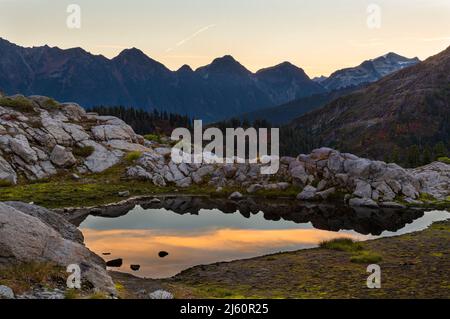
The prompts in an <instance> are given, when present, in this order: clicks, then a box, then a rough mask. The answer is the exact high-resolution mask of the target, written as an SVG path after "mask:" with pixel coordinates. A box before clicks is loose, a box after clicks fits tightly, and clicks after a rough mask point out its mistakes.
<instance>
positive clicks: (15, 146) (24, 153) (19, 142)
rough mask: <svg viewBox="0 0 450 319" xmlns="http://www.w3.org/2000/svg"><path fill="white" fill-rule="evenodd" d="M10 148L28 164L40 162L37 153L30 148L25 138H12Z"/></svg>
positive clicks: (21, 136)
mask: <svg viewBox="0 0 450 319" xmlns="http://www.w3.org/2000/svg"><path fill="white" fill-rule="evenodd" d="M9 146H10V147H11V150H12V152H13V153H14V154H16V155H17V156H19V157H20V158H21V159H23V160H24V161H25V162H26V163H27V164H34V163H36V162H37V161H38V157H37V154H36V151H35V150H33V149H32V148H31V147H30V144H29V143H28V140H27V138H26V137H25V136H23V135H20V136H16V137H15V138H11V139H10V141H9Z"/></svg>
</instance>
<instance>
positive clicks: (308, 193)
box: [297, 185, 317, 200]
mask: <svg viewBox="0 0 450 319" xmlns="http://www.w3.org/2000/svg"><path fill="white" fill-rule="evenodd" d="M316 192H317V190H316V188H315V187H313V186H311V185H308V186H306V187H305V188H304V189H303V191H301V192H300V193H299V194H298V195H297V199H299V200H312V199H314V198H315V197H316Z"/></svg>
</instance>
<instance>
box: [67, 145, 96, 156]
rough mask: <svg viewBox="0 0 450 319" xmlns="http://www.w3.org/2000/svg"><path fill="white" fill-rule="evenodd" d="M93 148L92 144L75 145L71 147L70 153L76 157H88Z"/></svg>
mask: <svg viewBox="0 0 450 319" xmlns="http://www.w3.org/2000/svg"><path fill="white" fill-rule="evenodd" d="M94 151H95V148H94V147H93V146H81V147H80V146H76V147H74V148H73V149H72V153H73V155H75V156H78V157H84V158H86V157H89V156H91V155H92V153H94Z"/></svg>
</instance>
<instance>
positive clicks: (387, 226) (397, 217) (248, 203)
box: [72, 196, 424, 235]
mask: <svg viewBox="0 0 450 319" xmlns="http://www.w3.org/2000/svg"><path fill="white" fill-rule="evenodd" d="M135 204H138V205H140V206H141V207H142V208H144V209H161V208H164V209H167V210H170V211H173V212H175V213H177V214H180V215H183V214H193V215H198V213H199V211H200V209H218V210H220V211H221V212H223V213H224V214H233V213H236V212H237V211H239V213H240V214H241V215H242V216H244V217H246V218H250V216H251V215H252V214H257V213H259V212H262V213H263V214H264V218H265V219H266V220H272V221H278V220H281V219H283V220H287V221H292V222H294V223H297V224H300V223H311V224H312V225H313V226H314V227H315V228H317V229H322V230H329V231H339V230H355V231H356V232H358V233H360V234H364V235H367V234H372V235H380V234H381V233H382V232H383V231H391V232H394V231H397V230H399V229H401V228H403V227H404V226H405V225H406V224H409V223H411V222H413V221H414V220H415V219H417V218H420V217H422V216H423V215H424V213H423V212H421V211H417V210H405V209H392V208H389V209H388V208H382V209H371V208H352V207H348V206H345V205H339V204H331V203H330V204H311V203H302V202H298V201H293V200H266V199H261V198H257V199H256V198H246V199H244V200H241V201H230V200H224V199H215V198H208V197H188V196H179V197H173V196H168V197H163V198H161V202H160V203H155V202H154V201H151V200H148V201H139V202H136V203H130V204H125V205H111V206H107V207H103V208H95V209H92V210H90V211H85V214H81V217H79V218H77V219H76V220H72V222H73V223H74V224H76V225H77V226H78V225H80V224H81V222H82V221H83V220H84V219H85V218H86V217H87V216H88V215H89V214H92V215H97V216H102V217H110V218H114V217H119V216H123V215H126V214H127V213H128V212H129V211H131V210H132V209H133V208H134V207H135ZM78 216H80V214H78Z"/></svg>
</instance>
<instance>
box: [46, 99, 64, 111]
mask: <svg viewBox="0 0 450 319" xmlns="http://www.w3.org/2000/svg"><path fill="white" fill-rule="evenodd" d="M41 106H42V108H43V109H46V110H54V109H58V108H59V107H60V106H59V103H58V102H56V101H55V100H54V99H52V98H48V99H47V100H45V101H44V102H43V103H42V104H41Z"/></svg>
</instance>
